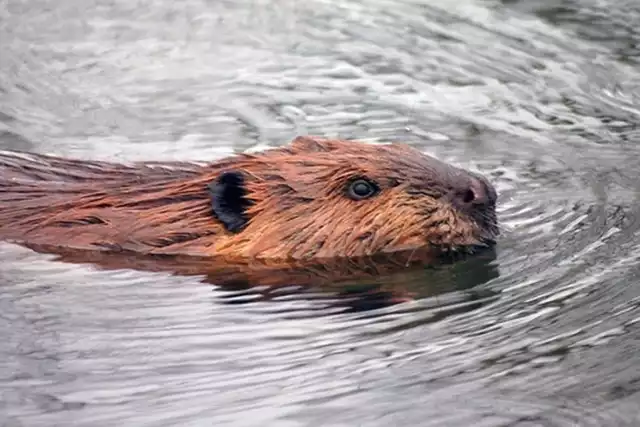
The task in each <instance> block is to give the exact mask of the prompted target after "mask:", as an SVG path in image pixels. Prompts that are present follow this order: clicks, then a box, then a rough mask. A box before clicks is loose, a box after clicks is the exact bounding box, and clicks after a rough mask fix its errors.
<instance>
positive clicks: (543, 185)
mask: <svg viewBox="0 0 640 427" xmlns="http://www.w3.org/2000/svg"><path fill="white" fill-rule="evenodd" d="M639 28H640V3H638V2H632V1H620V0H615V1H614V0H584V1H582V2H578V1H561V0H553V1H552V0H549V1H524V0H523V1H513V0H512V1H507V0H504V1H503V2H497V1H480V0H457V1H451V0H429V1H427V0H422V1H420V0H393V1H390V0H389V1H387V0H364V1H363V0H358V1H355V0H312V1H310V2H301V1H294V0H279V1H274V0H233V1H231V0H189V1H183V2H170V1H161V0H146V1H124V0H111V1H106V0H88V1H85V0H83V1H80V0H67V1H51V0H22V1H18V0H2V1H0V45H1V47H2V50H1V51H0V52H1V53H0V148H4V149H7V148H10V149H19V150H31V151H37V152H45V153H54V154H59V155H72V156H75V157H83V158H98V159H112V160H114V159H115V160H141V159H145V160H146V159H197V160H209V159H215V158H219V157H221V156H224V155H226V154H229V153H231V152H234V151H241V150H246V149H253V148H256V147H262V146H265V145H266V146H273V145H278V144H282V143H284V142H287V141H288V140H290V139H291V138H293V137H294V136H295V135H297V134H304V133H311V134H320V135H325V136H340V137H343V138H359V139H368V140H384V141H386V140H401V141H405V142H409V143H412V144H415V145H416V146H418V147H421V148H422V149H424V150H425V151H427V152H429V153H432V154H435V155H437V156H439V157H441V158H444V159H446V160H449V161H451V162H454V163H457V164H460V165H463V166H465V167H468V168H472V169H480V170H481V171H483V172H484V173H486V174H488V175H489V176H491V178H492V179H493V181H494V182H495V184H496V186H497V187H498V189H499V191H500V193H501V205H500V219H501V222H502V224H503V226H504V228H505V233H504V236H503V238H502V240H501V241H500V245H499V248H498V253H497V259H496V260H495V261H494V262H493V263H492V264H491V267H489V266H487V268H492V269H493V272H494V274H491V275H488V276H487V275H484V276H483V275H482V274H475V273H471V272H467V273H466V274H465V273H464V271H463V272H462V273H459V274H458V275H451V277H449V278H450V279H451V280H452V281H455V280H462V281H464V280H466V281H467V282H468V281H469V280H472V282H473V281H474V280H475V282H473V283H472V285H477V286H476V287H475V288H473V289H476V290H483V291H485V292H488V293H489V295H492V296H491V297H486V298H485V301H482V302H481V303H478V304H475V305H474V306H473V307H472V308H468V309H461V310H456V309H455V308H456V307H459V306H464V305H465V304H468V303H469V301H470V292H471V290H469V289H464V288H468V287H469V286H470V285H469V284H468V283H467V285H465V286H463V287H461V288H457V287H456V286H455V284H449V285H446V284H445V285H444V286H443V287H442V288H441V291H439V292H435V291H433V289H434V286H435V285H438V284H437V283H436V284H434V283H435V282H437V281H434V282H430V281H429V280H424V282H423V284H422V286H423V289H421V290H420V289H419V290H418V293H419V294H420V295H419V296H420V297H419V298H418V299H417V300H415V301H413V302H408V303H403V304H398V305H394V306H392V307H388V308H384V309H378V310H371V311H360V312H345V311H341V310H336V309H335V306H333V305H331V304H329V303H327V302H326V298H324V299H323V298H320V297H318V298H316V297H314V295H313V294H312V293H295V292H294V293H291V294H288V295H285V296H282V297H278V296H277V295H276V296H275V297H274V298H271V299H270V300H266V299H262V298H256V299H255V300H252V299H251V292H248V293H247V292H245V293H244V294H243V295H242V296H239V295H238V294H235V293H233V292H232V291H226V290H221V289H216V288H212V287H211V286H208V285H204V284H203V283H202V281H201V280H200V279H199V278H198V277H175V276H171V275H169V274H165V273H148V272H142V271H133V270H100V269H96V268H94V267H92V266H91V265H74V264H67V263H62V262H58V261H56V260H54V259H53V257H51V256H46V255H38V254H35V253H32V252H30V251H28V250H26V249H22V248H19V247H16V246H11V245H7V244H4V245H2V246H0V339H1V343H0V426H3V427H4V426H7V427H9V426H11V427H13V426H92V427H98V426H100V427H102V426H136V427H138V426H154V427H155V426H225V425H229V426H283V427H288V426H336V427H337V426H356V425H363V426H403V425H419V426H432V425H433V426H471V425H473V426H518V427H520V426H522V427H525V426H527V427H529V426H636V425H640V393H639V391H640V363H639V362H638V359H637V357H638V349H639V348H640V309H639V308H640V288H639V285H638V279H639V277H640V269H639V268H638V266H637V265H638V260H640V239H639V237H638V236H639V229H640V224H639V223H638V214H639V207H640V204H639V201H638V198H639V196H640V145H639V144H640V129H638V127H637V125H636V123H638V121H639V120H638V119H639V115H640V110H639V109H638V105H640V88H639V84H640V80H639V79H640V68H639V67H640V60H639V58H640V56H639V55H638V54H639V53H640V51H639V49H640V30H639ZM456 278H457V279H456ZM454 279H455V280H454ZM439 285H442V283H439ZM412 286H413V287H414V288H415V284H412ZM478 292H479V291H478ZM321 293H322V292H321ZM316 296H317V295H316ZM325 297H326V295H325ZM242 298H244V300H243V302H244V303H237V304H236V303H231V302H232V301H235V300H240V299H242ZM480 298H482V297H480Z"/></svg>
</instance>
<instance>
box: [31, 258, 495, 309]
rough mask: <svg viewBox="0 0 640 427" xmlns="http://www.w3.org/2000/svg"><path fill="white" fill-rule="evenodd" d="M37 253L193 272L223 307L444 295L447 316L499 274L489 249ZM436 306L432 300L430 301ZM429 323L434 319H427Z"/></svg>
mask: <svg viewBox="0 0 640 427" xmlns="http://www.w3.org/2000/svg"><path fill="white" fill-rule="evenodd" d="M32 249H35V250H36V251H42V252H44V253H57V257H56V259H57V260H59V261H63V262H69V263H81V264H88V263H90V264H91V265H93V266H96V267H99V268H101V269H111V270H121V269H135V270H142V271H150V272H168V273H170V274H177V275H183V276H197V277H199V278H200V279H201V280H202V281H203V282H205V283H208V284H210V285H213V286H214V287H215V288H216V289H217V290H218V291H219V292H221V295H220V297H219V298H218V301H219V302H221V303H224V304H249V303H255V302H259V301H260V302H265V301H272V302H274V303H275V302H277V301H280V300H283V299H292V298H296V299H307V300H309V301H317V302H318V303H320V302H322V301H326V303H327V304H328V307H327V305H325V304H321V305H319V306H318V307H317V310H318V311H320V312H325V311H326V309H327V308H336V309H338V308H343V309H344V310H345V311H347V312H349V311H352V312H361V311H368V310H375V309H380V308H385V307H390V306H393V305H395V304H398V303H403V302H409V301H416V300H424V299H427V298H430V299H432V298H435V297H436V296H437V295H440V294H444V293H451V292H458V293H460V296H459V297H460V298H459V299H458V300H457V302H456V303H455V304H454V305H452V306H451V307H450V309H449V310H444V309H443V307H439V309H440V311H441V314H440V315H439V316H438V317H442V316H443V315H444V313H449V314H454V313H456V312H464V311H466V310H472V309H474V308H477V307H480V306H481V305H482V304H484V303H487V302H488V301H490V300H492V299H493V297H494V296H495V295H496V294H495V293H494V292H491V291H489V290H487V289H484V290H482V291H481V290H474V288H476V287H478V286H480V285H483V284H486V283H488V282H489V281H490V280H492V279H495V278H497V277H499V271H498V267H497V265H496V264H495V263H494V261H495V259H496V251H495V248H494V247H491V248H485V249H484V250H482V251H479V252H477V253H475V254H473V255H471V256H467V255H458V256H440V257H436V256H434V255H433V254H432V253H430V252H429V253H424V252H421V251H416V250H412V251H408V252H398V253H394V254H386V255H375V256H371V257H366V258H365V257H363V258H339V259H326V260H314V261H306V262H302V261H300V262H289V263H283V262H273V261H271V262H269V261H266V260H265V261H261V260H244V261H241V262H235V263H231V262H226V263H225V262H220V261H216V260H211V259H209V258H196V257H189V256H182V257H175V256H171V257H162V256H147V255H137V254H134V253H109V252H86V251H72V250H62V249H52V248H40V247H37V246H34V247H32ZM436 305H437V304H436ZM434 320H435V319H434Z"/></svg>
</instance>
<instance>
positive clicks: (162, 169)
mask: <svg viewBox="0 0 640 427" xmlns="http://www.w3.org/2000/svg"><path fill="white" fill-rule="evenodd" d="M230 170H234V171H239V172H242V173H243V174H244V175H245V177H246V189H247V192H248V195H247V198H248V199H250V200H251V201H252V202H253V204H252V206H251V207H250V208H249V209H248V211H247V216H248V218H249V222H248V224H247V226H246V228H244V230H242V231H241V232H239V233H230V232H228V231H227V230H225V228H224V227H223V226H222V224H221V223H220V222H219V221H218V220H217V219H216V218H215V217H214V216H213V215H212V211H211V201H210V198H209V193H208V192H207V188H206V186H207V184H209V183H210V182H212V181H213V180H215V179H216V177H218V176H219V175H220V174H221V173H222V172H225V171H230ZM362 176H364V177H367V178H368V179H371V180H374V181H376V182H377V184H378V185H379V187H380V189H381V191H380V193H379V194H378V195H376V196H375V197H373V198H371V199H367V200H361V201H354V200H351V199H349V198H348V197H346V196H345V193H344V189H345V186H346V185H347V182H348V181H349V180H350V179H353V178H354V177H362ZM471 179H472V176H471V175H470V174H469V173H468V172H466V171H464V170H462V169H459V168H455V167H453V166H451V165H448V164H446V163H444V162H441V161H438V160H436V159H434V158H432V157H429V156H426V155H424V154H422V153H421V152H419V151H418V150H416V149H413V148H411V147H409V146H407V145H403V144H391V145H372V144H364V143H360V142H355V141H342V140H331V139H321V138H313V137H299V138H296V139H295V140H294V141H293V143H292V144H291V145H289V146H285V147H282V148H278V149H273V150H268V151H265V152H263V153H258V154H241V155H237V156H233V157H230V158H227V159H224V160H222V161H219V162H215V163H211V164H197V163H188V162H153V163H134V164H130V165H121V164H115V163H109V162H98V161H92V162H88V161H81V160H73V159H62V158H57V157H51V156H44V155H35V154H30V155H26V154H17V153H9V152H4V153H0V238H1V239H3V240H10V241H14V242H17V243H22V244H27V245H43V246H54V247H55V246H58V247H68V248H73V249H82V250H109V251H132V252H136V253H141V254H163V255H191V256H201V257H221V258H225V259H246V258H260V259H319V258H335V257H355V256H367V255H372V254H376V253H385V252H386V253H389V252H397V251H406V250H414V249H415V250H417V249H425V248H427V249H429V248H434V250H435V248H437V250H441V249H442V248H443V247H444V248H457V247H466V246H468V245H476V244H481V243H483V242H484V241H486V240H487V239H493V238H494V237H495V236H496V234H497V228H496V220H495V197H494V200H492V201H491V203H489V204H488V205H486V206H482V207H481V208H482V209H479V210H478V211H477V212H464V211H461V210H459V209H457V208H456V207H455V206H454V204H452V203H451V200H450V197H449V195H450V194H451V193H452V192H453V191H456V190H457V189H460V188H464V186H465V185H466V184H465V183H468V182H470V180H471ZM491 191H493V190H491Z"/></svg>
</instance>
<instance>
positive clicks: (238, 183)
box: [207, 171, 251, 233]
mask: <svg viewBox="0 0 640 427" xmlns="http://www.w3.org/2000/svg"><path fill="white" fill-rule="evenodd" d="M207 188H208V190H209V196H210V197H211V207H212V209H213V214H214V216H215V217H216V218H217V219H218V220H219V221H220V222H221V223H222V225H224V227H225V228H226V229H227V231H229V232H231V233H239V232H240V231H242V230H243V229H244V227H245V226H246V225H247V222H248V219H247V216H246V210H247V208H248V207H249V206H250V205H251V202H250V201H249V200H248V199H247V198H246V196H247V188H246V187H245V182H244V176H243V175H242V173H241V172H238V171H228V172H224V173H222V174H221V175H220V176H219V177H218V178H217V179H216V180H215V181H213V182H212V183H210V184H209V185H207Z"/></svg>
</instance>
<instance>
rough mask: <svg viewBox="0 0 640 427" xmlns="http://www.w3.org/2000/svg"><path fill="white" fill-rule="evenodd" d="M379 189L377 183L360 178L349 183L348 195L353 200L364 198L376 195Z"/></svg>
mask: <svg viewBox="0 0 640 427" xmlns="http://www.w3.org/2000/svg"><path fill="white" fill-rule="evenodd" d="M378 191H379V189H378V186H377V185H376V184H375V183H373V182H371V181H368V180H366V179H362V178H359V179H356V180H354V181H352V182H351V183H350V184H349V188H348V189H347V195H348V196H349V197H350V198H352V199H353V200H362V199H366V198H369V197H371V196H373V195H375V194H376V193H377V192H378Z"/></svg>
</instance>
